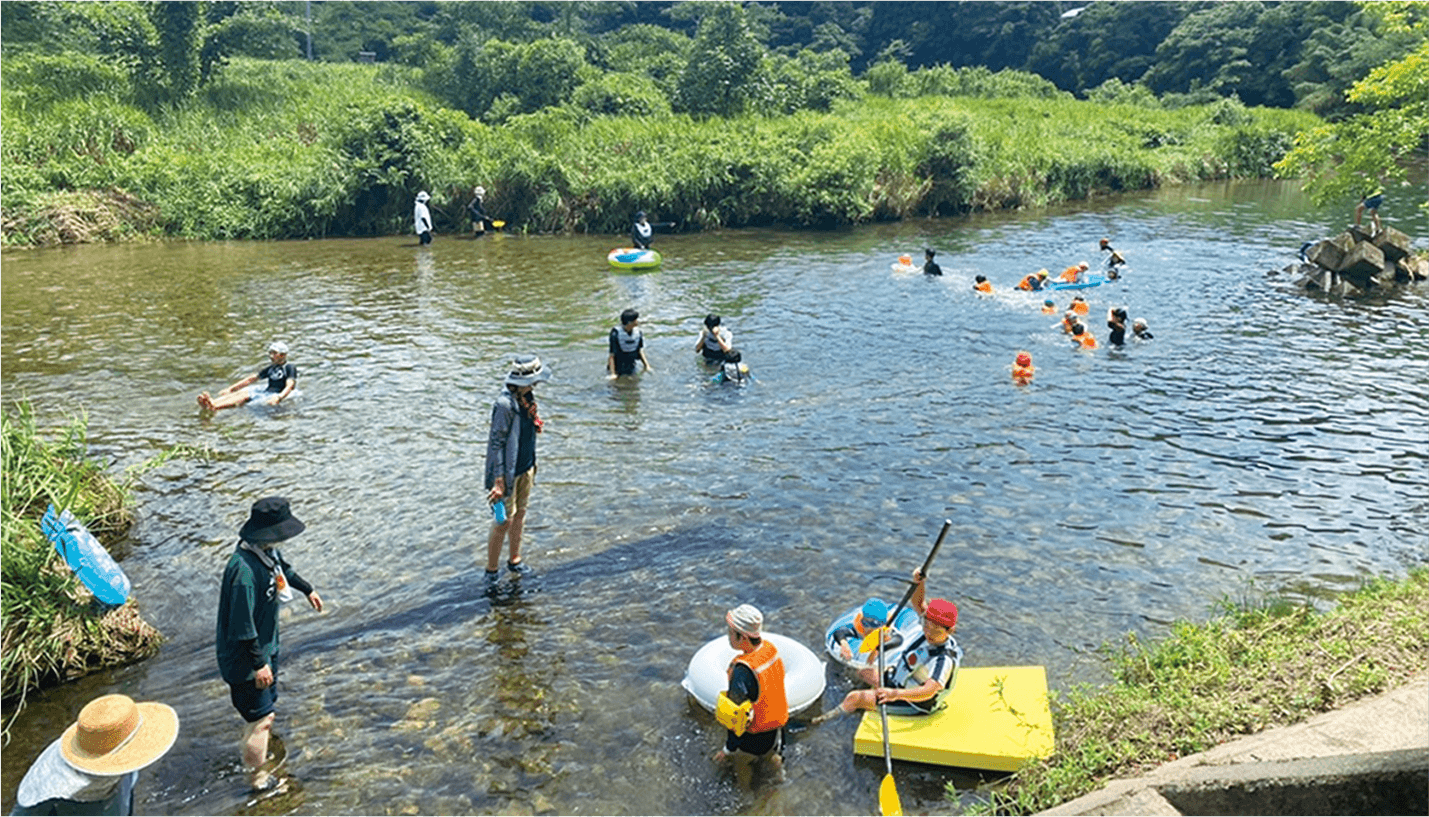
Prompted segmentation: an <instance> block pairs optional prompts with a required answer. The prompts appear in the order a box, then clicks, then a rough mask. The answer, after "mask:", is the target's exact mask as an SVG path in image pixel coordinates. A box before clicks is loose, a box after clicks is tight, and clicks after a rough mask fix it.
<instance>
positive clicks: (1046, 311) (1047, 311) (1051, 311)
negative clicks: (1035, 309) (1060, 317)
mask: <svg viewBox="0 0 1429 817" xmlns="http://www.w3.org/2000/svg"><path fill="white" fill-rule="evenodd" d="M1042 314H1043V315H1055V314H1057V307H1055V306H1044V307H1042Z"/></svg>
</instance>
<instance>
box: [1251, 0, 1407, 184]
mask: <svg viewBox="0 0 1429 817" xmlns="http://www.w3.org/2000/svg"><path fill="white" fill-rule="evenodd" d="M1363 6H1364V7H1366V8H1367V9H1372V10H1373V13H1374V14H1376V15H1378V16H1379V19H1381V20H1382V21H1383V24H1384V25H1385V26H1386V28H1387V30H1388V31H1390V32H1393V33H1400V34H1408V35H1411V36H1414V37H1416V38H1418V40H1419V45H1418V47H1417V48H1416V49H1414V51H1412V52H1411V53H1409V54H1408V55H1407V56H1405V57H1402V58H1400V59H1396V60H1391V61H1389V62H1386V63H1385V64H1383V65H1381V66H1379V67H1378V68H1375V69H1374V70H1373V71H1370V72H1369V75H1368V76H1366V77H1365V78H1364V79H1362V80H1360V81H1359V82H1357V83H1355V84H1354V87H1352V88H1351V89H1350V91H1349V93H1348V94H1347V97H1348V98H1349V100H1350V101H1351V102H1353V103H1355V104H1358V105H1362V106H1364V108H1365V109H1366V111H1367V112H1366V113H1362V114H1358V115H1356V116H1351V117H1349V118H1347V119H1345V120H1344V121H1341V122H1335V123H1331V124H1327V125H1323V126H1321V127H1318V128H1312V129H1311V130H1309V131H1305V132H1303V133H1300V134H1297V135H1296V137H1295V147H1294V148H1293V149H1292V150H1291V151H1290V152H1289V153H1288V154H1286V156H1285V158H1284V159H1282V160H1280V161H1279V162H1277V163H1276V164H1275V170H1276V172H1277V173H1278V174H1279V175H1281V176H1282V177H1294V176H1300V177H1307V179H1308V180H1307V181H1306V183H1305V191H1306V192H1307V193H1309V194H1310V198H1311V200H1313V201H1315V202H1316V203H1320V204H1324V203H1328V202H1331V201H1335V200H1347V199H1358V198H1359V197H1360V196H1363V195H1366V194H1368V193H1371V192H1374V190H1375V189H1377V188H1378V187H1379V186H1380V185H1381V184H1387V183H1390V182H1399V183H1401V184H1406V183H1407V182H1406V180H1407V177H1408V174H1409V167H1408V160H1409V159H1410V158H1411V157H1414V156H1415V155H1416V154H1417V153H1418V152H1419V151H1420V150H1422V148H1423V146H1424V144H1425V143H1426V141H1429V9H1426V8H1424V4H1422V3H1398V2H1383V3H1365V4H1363ZM1421 172H1422V171H1421ZM1417 189H1418V190H1419V195H1423V188H1422V187H1417ZM1419 206H1420V208H1421V209H1424V210H1429V200H1421V201H1420V202H1419Z"/></svg>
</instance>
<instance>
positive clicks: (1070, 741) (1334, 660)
mask: <svg viewBox="0 0 1429 817" xmlns="http://www.w3.org/2000/svg"><path fill="white" fill-rule="evenodd" d="M1225 607H1226V609H1225V611H1224V613H1223V615H1221V616H1219V617H1217V618H1215V619H1213V620H1211V621H1208V622H1206V623H1204V624H1190V623H1185V622H1182V623H1179V624H1177V625H1175V626H1174V627H1173V628H1172V631H1171V634H1170V635H1169V636H1167V638H1165V639H1164V640H1162V641H1159V642H1156V643H1153V644H1146V643H1143V642H1141V641H1140V640H1139V639H1137V638H1135V637H1134V636H1132V637H1129V638H1128V640H1127V643H1125V644H1123V645H1121V646H1119V647H1108V648H1107V649H1106V652H1107V654H1108V658H1109V660H1110V662H1111V670H1112V675H1113V677H1114V679H1115V680H1114V681H1113V682H1112V683H1111V684H1109V685H1108V686H1105V687H1100V688H1093V687H1088V686H1082V687H1078V688H1075V689H1073V690H1071V691H1070V692H1068V693H1066V694H1065V695H1060V696H1054V699H1053V709H1052V711H1053V722H1054V724H1055V727H1056V730H1057V754H1056V755H1054V756H1053V757H1052V758H1051V759H1049V760H1047V761H1037V762H1034V763H1032V764H1029V765H1028V766H1025V767H1023V768H1022V769H1021V770H1020V771H1018V772H1017V773H1016V774H1015V775H1014V776H1013V777H1012V778H1011V779H1010V780H1009V781H1008V782H1007V783H1006V784H1000V785H999V786H998V787H997V789H996V790H995V791H993V792H992V793H991V799H990V800H989V801H988V802H987V803H985V804H984V806H983V810H984V811H985V812H986V813H996V814H1031V813H1034V812H1037V811H1041V810H1043V809H1048V808H1051V807H1053V806H1056V805H1058V804H1060V803H1064V802H1066V801H1068V800H1071V799H1074V798H1076V797H1080V796H1081V795H1083V794H1086V793H1088V792H1091V791H1094V790H1095V789H1097V788H1098V787H1100V786H1101V785H1102V784H1103V783H1105V782H1106V781H1107V780H1108V779H1110V778H1114V777H1122V776H1128V775H1133V774H1136V773H1138V772H1139V771H1140V770H1141V769H1143V768H1145V767H1148V766H1155V765H1158V764H1160V763H1164V762H1167V761H1170V760H1174V759H1175V758H1177V757H1179V756H1181V755H1188V754H1193V753H1195V752H1200V751H1204V750H1206V749H1209V748H1211V747H1213V746H1215V745H1216V744H1217V743H1220V742H1223V741H1225V740H1228V739H1230V738H1234V737H1236V736H1239V735H1245V734H1251V733H1254V732H1258V731H1260V730H1262V729H1265V728H1267V727H1270V726H1276V725H1281V724H1288V723H1294V722H1297V721H1301V720H1304V719H1305V718H1307V717H1309V716H1311V715H1314V714H1317V713H1320V712H1324V711H1327V710H1330V709H1333V708H1335V707H1337V706H1341V705H1343V704H1346V703H1348V702H1350V701H1353V700H1355V699H1357V698H1361V697H1364V696H1366V695H1370V694H1374V693H1377V692H1381V691H1384V690H1386V689H1390V688H1392V687H1394V686H1397V685H1399V684H1402V683H1404V682H1405V681H1407V680H1408V679H1410V678H1412V677H1413V676H1415V675H1416V674H1419V673H1422V672H1423V671H1424V655H1425V653H1426V651H1429V569H1425V568H1419V569H1416V570H1413V571H1411V572H1410V574H1409V576H1408V577H1407V578H1406V579H1404V580H1403V581H1399V582H1391V581H1383V580H1377V581H1373V582H1371V583H1370V584H1368V585H1367V586H1366V587H1364V588H1363V589H1361V590H1360V591H1358V592H1355V593H1351V594H1348V595H1346V596H1344V597H1343V598H1341V599H1340V602H1339V605H1338V606H1337V607H1336V608H1335V609H1333V610H1330V611H1328V612H1325V613H1317V612H1315V611H1314V610H1313V609H1311V608H1310V607H1308V606H1304V605H1297V604H1291V603H1288V602H1277V603H1271V604H1267V605H1264V606H1260V607H1255V608H1253V609H1244V608H1241V607H1237V606H1235V605H1231V604H1229V603H1228V604H1226V605H1225Z"/></svg>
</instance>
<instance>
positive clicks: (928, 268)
mask: <svg viewBox="0 0 1429 817" xmlns="http://www.w3.org/2000/svg"><path fill="white" fill-rule="evenodd" d="M923 274H924V275H942V274H943V268H942V267H940V266H938V263H937V262H936V261H929V262H928V263H926V264H924V265H923Z"/></svg>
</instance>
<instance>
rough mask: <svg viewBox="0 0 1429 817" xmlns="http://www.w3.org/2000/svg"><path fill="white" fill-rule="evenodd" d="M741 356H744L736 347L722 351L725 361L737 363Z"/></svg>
mask: <svg viewBox="0 0 1429 817" xmlns="http://www.w3.org/2000/svg"><path fill="white" fill-rule="evenodd" d="M743 358H744V356H743V355H741V354H740V353H739V350H738V349H730V350H729V351H728V352H725V353H724V362H725V363H738V362H739V361H740V360H742V359H743Z"/></svg>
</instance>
